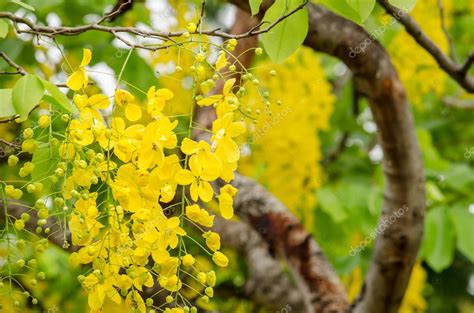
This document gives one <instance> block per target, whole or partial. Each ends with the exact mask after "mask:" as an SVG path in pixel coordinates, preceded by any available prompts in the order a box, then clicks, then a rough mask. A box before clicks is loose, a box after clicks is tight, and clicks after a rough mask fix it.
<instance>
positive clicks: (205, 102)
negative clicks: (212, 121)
mask: <svg viewBox="0 0 474 313" xmlns="http://www.w3.org/2000/svg"><path fill="white" fill-rule="evenodd" d="M234 84H235V78H232V79H229V80H227V81H226V82H225V83H224V87H223V88H222V95H212V96H209V97H207V98H204V99H202V100H199V101H198V102H197V104H198V105H200V106H209V105H213V104H215V103H217V116H218V117H220V116H222V115H224V114H225V113H228V112H232V111H234V110H236V109H237V108H238V107H239V99H238V98H237V97H236V96H235V95H234V94H233V93H232V88H233V87H234Z"/></svg>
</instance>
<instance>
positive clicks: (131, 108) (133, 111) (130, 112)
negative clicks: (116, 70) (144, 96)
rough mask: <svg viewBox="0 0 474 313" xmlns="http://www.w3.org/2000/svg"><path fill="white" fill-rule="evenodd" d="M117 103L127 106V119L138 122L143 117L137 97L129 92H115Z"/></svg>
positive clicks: (120, 90) (119, 90)
mask: <svg viewBox="0 0 474 313" xmlns="http://www.w3.org/2000/svg"><path fill="white" fill-rule="evenodd" d="M115 103H117V104H118V105H119V106H125V117H126V118H127V119H128V120H129V121H131V122H135V121H138V120H139V119H140V118H141V117H142V109H141V108H140V106H139V105H137V104H136V103H135V97H134V96H133V95H132V94H131V93H130V92H128V91H126V90H122V89H118V90H117V91H116V92H115Z"/></svg>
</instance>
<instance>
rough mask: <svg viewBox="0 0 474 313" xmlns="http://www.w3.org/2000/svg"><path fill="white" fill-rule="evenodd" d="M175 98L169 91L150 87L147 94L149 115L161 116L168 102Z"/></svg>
mask: <svg viewBox="0 0 474 313" xmlns="http://www.w3.org/2000/svg"><path fill="white" fill-rule="evenodd" d="M173 97H174V94H173V92H171V90H169V89H166V88H162V89H158V90H156V88H155V86H153V87H150V89H148V92H147V98H148V113H150V115H151V116H152V117H158V116H160V115H161V114H162V113H161V111H162V110H163V108H164V107H165V104H166V101H168V100H171V99H172V98H173Z"/></svg>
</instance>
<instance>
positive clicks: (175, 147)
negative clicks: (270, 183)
mask: <svg viewBox="0 0 474 313" xmlns="http://www.w3.org/2000/svg"><path fill="white" fill-rule="evenodd" d="M222 55H223V54H221V56H222ZM90 59H91V53H90V51H89V50H87V49H84V58H83V60H82V62H81V65H80V66H79V67H78V68H77V69H76V70H75V71H74V73H73V74H72V75H71V76H70V78H69V79H68V86H69V87H70V88H71V89H72V90H74V91H79V90H83V88H84V87H85V86H87V81H88V79H87V74H86V72H85V66H86V65H87V64H88V63H89V62H90ZM218 62H219V67H221V68H222V67H224V66H225V65H226V64H227V63H226V61H225V58H223V57H219V60H218ZM234 84H235V79H230V80H227V81H226V82H225V84H224V88H223V92H222V94H221V95H214V96H210V97H207V98H203V99H202V100H200V101H198V102H197V103H198V105H205V106H207V105H211V104H212V105H213V106H214V107H215V108H216V111H217V119H216V120H215V121H214V122H213V127H212V138H211V141H210V143H208V142H206V141H198V142H197V141H194V140H192V139H191V138H189V136H185V137H184V138H183V139H181V138H182V137H179V136H177V133H176V129H180V127H178V125H179V123H180V120H179V119H176V118H175V119H173V118H172V117H169V116H167V115H166V114H164V113H163V111H164V109H165V108H166V106H167V104H168V102H169V101H171V100H172V99H173V97H174V93H173V92H172V91H171V90H169V89H166V88H156V87H154V86H152V87H150V88H149V90H148V92H147V94H146V102H145V103H141V102H140V101H139V100H137V98H135V96H134V95H133V94H132V93H131V92H129V91H127V90H123V89H117V90H116V91H115V94H114V95H113V97H109V96H106V95H103V94H94V95H90V94H85V93H77V94H76V95H75V96H74V103H75V105H76V106H77V108H78V109H79V114H78V115H76V116H71V117H70V118H68V119H67V123H68V127H67V130H66V134H65V137H64V138H65V139H64V140H63V141H62V142H60V143H59V149H58V158H59V159H60V163H61V164H62V165H61V167H62V172H63V173H62V176H58V177H56V182H55V186H57V187H59V188H62V195H61V196H62V198H63V199H64V201H65V202H66V203H69V204H71V205H72V211H71V213H70V217H69V221H68V225H69V229H70V232H71V238H72V244H74V245H76V246H78V247H79V250H78V251H77V252H75V253H73V254H72V256H71V261H72V263H73V264H77V265H79V264H90V266H91V272H90V273H89V274H87V275H85V276H80V277H79V278H80V279H79V280H80V281H81V283H82V285H83V287H84V289H85V290H86V292H87V293H88V303H89V306H90V308H91V310H92V311H93V312H96V311H100V310H101V308H102V306H103V304H104V302H105V301H106V299H109V300H111V301H113V302H115V303H118V304H120V303H122V302H123V301H125V303H126V304H127V305H129V306H130V308H134V309H136V310H137V311H138V312H145V311H146V308H147V307H148V306H153V305H149V303H150V301H148V300H149V299H143V298H142V293H141V292H140V291H142V290H143V288H144V286H145V287H153V286H155V285H159V287H160V288H162V289H164V290H165V291H166V292H168V293H169V295H170V296H172V297H173V299H175V298H176V295H177V294H178V293H180V291H181V289H183V288H186V284H185V283H184V281H185V280H187V279H193V278H192V277H195V278H194V279H198V280H199V281H203V287H202V288H203V294H205V297H212V296H213V294H214V293H213V290H212V287H213V286H214V285H215V273H214V272H212V271H210V272H209V271H208V269H204V268H200V266H202V265H200V264H199V262H196V258H195V256H194V255H193V254H192V253H191V251H194V250H193V249H186V246H187V244H193V243H194V242H195V241H196V240H195V239H192V241H189V240H188V239H191V237H190V236H192V233H193V232H188V231H187V225H188V224H187V222H190V223H192V224H194V225H199V228H200V229H201V227H203V228H204V230H202V231H203V237H202V238H200V240H203V241H204V242H205V245H204V246H205V247H207V248H204V246H202V248H203V249H205V252H206V253H207V254H208V255H209V256H210V257H211V258H212V260H213V262H214V264H216V265H217V266H219V267H226V266H228V263H229V259H228V258H227V257H226V256H225V254H224V253H222V252H221V251H220V249H221V243H220V237H219V235H218V234H217V233H214V232H211V231H209V230H206V228H209V227H211V226H212V225H213V223H214V213H213V212H211V211H210V210H209V209H208V208H206V206H207V205H212V203H211V202H212V201H216V203H217V204H218V206H217V207H218V214H220V215H221V216H222V217H223V218H225V219H230V218H232V217H233V212H234V210H233V199H234V198H235V196H236V194H237V189H236V188H234V187H233V186H232V185H230V184H228V183H229V182H230V180H231V179H232V178H233V172H234V171H235V169H236V167H237V162H238V159H239V149H238V146H237V144H236V142H235V139H236V137H238V136H240V135H241V134H243V133H244V132H245V125H244V123H243V122H237V121H236V119H237V114H236V112H235V111H236V110H237V109H238V107H239V105H240V104H239V101H238V98H237V97H236V96H235V95H234V93H233V91H232V89H233V86H234ZM111 98H113V100H114V101H113V107H112V116H110V117H104V115H103V114H102V113H103V112H102V110H104V109H107V108H109V106H110V104H111V103H110V100H109V99H111ZM119 113H120V114H122V115H120V114H119ZM121 116H122V117H121ZM141 120H147V121H149V122H147V123H146V124H142V123H140V122H139V121H141ZM181 129H182V128H181ZM11 163H12V164H14V163H15V162H11ZM28 174H29V173H26V175H28ZM219 178H221V179H223V180H224V181H226V182H227V184H226V185H225V186H223V187H222V188H220V190H219V192H218V193H217V192H215V191H214V189H213V187H212V183H213V182H215V181H216V180H217V179H219ZM12 190H13V191H12ZM12 190H9V193H10V194H13V193H15V190H16V189H12ZM178 191H179V192H178ZM104 195H106V196H104ZM177 195H178V197H177ZM188 197H189V198H188ZM176 198H181V200H179V199H176ZM20 226H21V225H20ZM20 228H21V227H20ZM188 248H189V247H188ZM182 266H184V267H186V271H185V272H183V271H181V267H182ZM206 271H208V272H207V274H206V273H205V272H206ZM204 289H205V290H206V291H205V292H204ZM207 299H208V298H207ZM145 300H147V301H145ZM173 301H174V300H173ZM145 302H146V303H145ZM182 305H183V307H185V306H186V304H185V303H184V302H183V304H182ZM173 310H174V311H175V312H184V311H182V309H181V305H178V303H175V307H173ZM180 310H181V311H180ZM172 312H173V311H172Z"/></svg>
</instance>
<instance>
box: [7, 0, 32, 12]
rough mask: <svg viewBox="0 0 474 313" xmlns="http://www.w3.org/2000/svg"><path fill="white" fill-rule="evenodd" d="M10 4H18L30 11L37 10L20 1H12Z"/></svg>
mask: <svg viewBox="0 0 474 313" xmlns="http://www.w3.org/2000/svg"><path fill="white" fill-rule="evenodd" d="M10 2H11V3H15V4H18V5H19V6H21V7H24V8H25V9H27V10H30V11H34V10H35V8H33V7H32V6H31V5H29V4H26V3H24V2H21V1H20V0H10Z"/></svg>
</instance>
